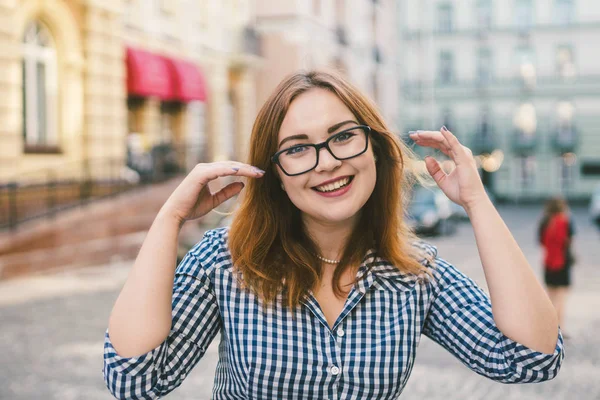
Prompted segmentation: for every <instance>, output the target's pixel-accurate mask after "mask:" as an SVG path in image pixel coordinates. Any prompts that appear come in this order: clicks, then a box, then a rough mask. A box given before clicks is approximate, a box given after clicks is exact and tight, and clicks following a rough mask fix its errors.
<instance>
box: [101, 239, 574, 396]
mask: <svg viewBox="0 0 600 400" xmlns="http://www.w3.org/2000/svg"><path fill="white" fill-rule="evenodd" d="M227 235H228V230H227V228H222V229H216V230H212V231H209V232H207V233H206V234H205V236H204V238H203V239H202V241H201V242H200V243H198V244H197V245H196V246H195V247H194V248H193V249H192V250H191V251H190V252H189V253H188V254H187V255H186V257H185V258H184V260H183V261H182V262H181V264H180V265H179V266H178V267H177V270H176V274H175V283H174V289H173V323H172V328H171V333H170V334H169V336H168V337H167V339H166V340H165V341H164V342H163V343H162V344H161V345H160V346H158V347H157V348H156V349H154V350H152V351H150V352H149V353H147V354H144V355H141V356H139V357H134V358H124V357H120V356H119V355H118V354H117V353H116V351H115V349H114V348H113V346H112V344H111V342H110V337H109V334H108V332H107V333H106V336H105V337H106V340H105V346H104V378H105V381H106V384H107V386H108V388H109V390H110V391H111V392H112V393H113V394H114V395H115V397H117V398H119V399H157V398H159V397H161V396H164V395H166V394H167V393H169V392H170V391H172V390H173V389H175V388H176V387H178V386H179V385H180V384H181V383H182V381H183V380H184V379H185V377H186V376H187V375H188V374H189V373H190V371H191V369H192V368H193V367H194V365H196V363H197V362H198V361H199V360H200V359H201V358H202V356H203V355H204V353H205V352H206V349H207V347H208V346H209V344H210V343H211V342H212V340H213V339H214V338H215V336H216V335H217V333H219V332H221V335H220V337H221V342H220V345H219V362H218V364H217V367H216V375H215V381H214V388H213V398H214V399H227V400H231V399H288V400H291V399H395V398H397V397H398V396H399V395H400V393H401V392H402V389H403V388H404V386H405V385H406V382H407V381H408V377H409V376H410V373H411V370H412V367H413V363H414V360H415V353H416V351H417V347H418V346H419V341H420V339H421V334H424V335H426V336H428V337H430V338H431V339H433V340H434V341H436V342H437V343H439V344H440V345H442V346H443V347H444V348H445V349H446V350H448V351H449V352H451V353H452V354H453V355H455V356H456V357H457V358H458V359H459V360H460V361H462V362H463V363H464V364H465V365H466V366H467V367H469V368H470V369H472V370H473V371H475V372H477V373H478V374H481V375H484V376H486V377H489V378H491V379H493V380H496V381H500V382H504V383H517V382H540V381H544V380H548V379H552V378H553V377H554V376H556V374H557V373H558V371H559V369H560V366H561V364H562V360H563V357H564V353H563V340H562V336H561V335H559V336H558V340H557V344H556V348H555V350H554V353H552V354H543V353H539V352H537V351H534V350H531V349H529V348H527V347H525V346H523V345H521V344H519V343H516V342H514V341H513V340H511V339H509V338H508V337H506V336H505V335H503V334H502V332H500V331H499V330H498V328H497V327H496V325H495V324H494V319H493V318H492V309H491V304H490V300H489V298H488V296H487V295H486V294H485V293H484V292H483V291H482V290H481V289H480V288H479V287H478V286H477V285H476V284H475V283H474V282H473V281H472V280H471V279H469V278H468V277H467V276H465V275H464V274H463V273H461V272H460V271H458V270H457V269H455V268H454V267H453V266H452V265H450V264H448V263H447V262H446V261H444V260H442V259H440V258H437V250H436V248H435V247H433V246H431V245H428V244H425V243H422V242H420V243H418V244H416V245H417V246H420V247H421V248H422V249H423V250H425V251H426V252H428V253H429V254H430V255H432V256H433V258H432V259H433V260H435V261H434V262H433V263H430V262H428V261H425V259H424V260H423V261H422V262H423V263H424V265H427V266H428V267H429V268H431V270H432V272H433V274H434V277H435V279H433V280H429V281H425V282H423V281H422V280H420V279H418V278H417V277H415V276H413V275H407V274H403V273H401V272H399V271H398V269H397V268H395V267H394V266H393V265H390V264H389V263H387V262H386V261H384V260H382V259H381V258H378V257H376V256H375V254H374V253H370V254H368V255H367V256H366V257H365V259H364V261H363V263H362V264H361V266H360V269H359V271H358V275H357V276H362V273H363V272H365V271H366V270H368V268H371V269H370V272H368V275H367V277H366V279H364V280H362V281H360V282H359V283H358V284H356V285H355V286H354V288H353V289H352V290H351V291H350V294H349V296H348V299H347V300H346V304H345V306H344V309H343V311H342V313H341V314H340V316H339V317H338V318H337V320H336V321H335V325H334V326H333V329H331V328H330V327H329V325H328V323H327V321H326V319H325V316H324V314H323V312H322V311H321V308H320V307H319V304H318V303H317V301H316V299H315V298H314V297H313V296H312V294H310V293H309V294H308V295H307V296H306V298H305V299H304V300H303V301H302V302H301V305H300V307H298V308H297V309H296V310H290V309H289V308H288V307H287V306H286V305H285V304H284V302H282V301H281V300H282V297H281V295H280V296H279V297H278V299H277V300H278V302H277V303H276V304H274V305H270V306H265V305H264V304H263V303H262V302H261V301H260V300H259V299H258V298H257V297H256V296H255V295H254V294H252V293H251V292H249V291H246V290H242V289H241V288H240V287H239V285H238V282H237V280H236V277H235V275H234V273H233V271H232V264H231V255H230V253H229V251H228V249H227ZM292 316H294V317H295V318H292Z"/></svg>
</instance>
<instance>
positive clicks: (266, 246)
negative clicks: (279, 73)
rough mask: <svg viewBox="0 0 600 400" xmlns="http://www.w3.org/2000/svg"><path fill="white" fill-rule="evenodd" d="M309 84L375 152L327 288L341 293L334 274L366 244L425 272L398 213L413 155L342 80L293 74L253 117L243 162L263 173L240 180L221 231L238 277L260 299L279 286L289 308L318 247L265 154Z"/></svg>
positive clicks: (310, 281)
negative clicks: (363, 198)
mask: <svg viewBox="0 0 600 400" xmlns="http://www.w3.org/2000/svg"><path fill="white" fill-rule="evenodd" d="M314 88H321V89H326V90H329V91H331V92H332V93H334V94H335V95H337V96H338V97H339V99H340V100H341V101H342V102H343V103H344V104H345V105H346V106H347V107H348V108H349V109H350V111H352V113H353V114H354V115H355V116H356V118H357V122H358V123H359V124H364V125H368V126H370V127H371V129H372V130H373V131H374V133H373V135H371V143H372V145H373V151H374V153H375V155H376V157H377V158H378V161H377V163H376V169H377V182H376V183H375V188H374V190H373V193H372V195H371V197H370V198H369V200H368V201H367V203H366V204H365V205H364V207H363V208H362V210H361V215H360V218H359V221H358V223H357V225H356V227H355V229H354V231H353V232H352V234H351V235H350V237H349V239H348V241H347V245H346V246H345V248H344V252H343V255H342V258H341V261H340V263H339V264H338V266H337V268H336V270H335V272H334V276H333V282H334V286H333V287H334V293H336V295H338V296H341V294H342V293H343V291H342V289H341V287H340V277H341V275H342V273H343V272H344V271H345V270H346V269H348V268H351V267H352V266H357V265H359V264H360V263H361V262H362V260H363V258H364V256H365V255H366V254H367V253H368V251H369V250H370V249H374V250H375V251H376V254H377V256H379V257H381V258H383V259H385V260H386V261H388V262H390V263H391V264H393V265H395V266H396V267H397V268H398V269H399V270H400V271H402V272H404V273H407V274H415V275H420V274H421V273H423V272H425V273H426V274H427V273H428V271H427V269H426V268H425V267H424V266H423V265H421V263H420V262H419V261H418V260H419V258H421V257H423V254H417V253H416V252H417V250H416V248H415V247H414V246H412V245H411V242H412V241H413V240H415V239H416V237H415V236H414V235H413V233H412V232H411V231H410V229H409V228H408V227H407V225H406V224H405V222H404V218H403V217H404V209H405V206H406V204H407V202H408V198H409V196H410V193H409V192H410V188H411V187H412V184H413V183H415V181H417V180H419V181H421V180H423V178H422V177H421V176H420V175H419V174H417V173H415V170H416V168H415V158H414V154H413V153H412V152H411V151H410V149H408V148H407V147H406V146H405V145H404V144H403V143H402V142H401V141H400V140H399V139H398V138H397V137H396V136H395V135H394V134H393V133H391V132H390V131H389V129H388V128H387V126H386V124H385V123H384V121H383V118H382V116H381V115H380V113H379V112H378V110H377V107H376V106H375V105H374V104H373V103H372V102H371V101H370V100H368V99H367V98H366V97H364V96H363V95H361V94H360V92H359V91H358V90H357V89H356V88H355V87H353V86H352V85H350V84H349V83H348V82H346V81H345V80H344V79H343V78H341V77H340V76H338V75H337V74H335V73H334V72H324V71H309V72H299V73H296V74H293V75H291V76H289V77H288V78H287V79H285V80H284V81H283V82H281V83H280V84H279V86H278V87H277V89H276V90H275V92H274V93H273V94H272V95H271V96H270V97H269V99H268V100H267V101H266V102H265V104H264V105H263V106H262V108H261V109H260V111H259V113H258V116H257V117H256V121H255V122H254V126H253V128H252V135H251V139H250V154H249V160H248V163H249V164H251V165H254V166H257V167H259V168H261V169H263V170H265V171H266V173H265V175H264V176H263V177H262V178H261V179H250V180H248V183H247V185H246V188H245V193H244V194H243V196H242V199H241V202H240V205H239V208H238V209H237V210H236V212H235V215H234V219H233V222H232V225H231V228H230V232H229V249H230V252H231V255H232V258H233V260H232V261H233V264H234V268H235V269H236V271H237V272H239V278H240V281H241V283H242V284H243V285H244V286H246V287H248V288H250V289H251V290H252V291H254V292H255V293H256V294H257V295H258V296H259V298H261V299H262V300H263V301H264V302H265V303H267V304H268V303H270V302H272V301H274V299H275V298H276V296H277V294H278V292H279V291H280V290H281V289H286V290H287V294H286V299H287V303H288V306H289V307H290V309H294V308H295V307H296V306H297V305H298V304H299V301H300V299H301V297H302V296H303V295H304V294H306V292H307V290H309V289H312V288H313V287H314V285H315V283H316V282H318V281H319V279H320V278H321V271H320V267H319V266H320V265H321V263H320V261H319V260H318V259H317V257H316V256H315V254H318V247H317V246H316V244H315V242H314V241H313V240H312V238H311V237H310V236H309V234H308V232H306V231H305V229H304V226H303V224H302V220H301V212H300V210H299V209H298V208H296V206H295V205H294V204H293V203H292V202H291V201H290V199H289V198H288V196H287V194H286V192H284V191H283V190H282V189H281V188H280V181H279V178H278V176H277V173H276V170H275V168H277V167H276V166H275V165H272V164H271V161H270V158H271V156H272V155H273V154H274V153H275V152H276V151H277V146H278V145H277V139H278V134H279V129H280V127H281V124H282V122H283V119H284V117H285V115H286V113H287V111H288V108H289V106H290V104H291V103H292V102H293V101H294V99H295V98H296V97H298V96H299V95H300V94H302V93H304V92H306V91H308V90H310V89H314ZM348 244H351V245H348Z"/></svg>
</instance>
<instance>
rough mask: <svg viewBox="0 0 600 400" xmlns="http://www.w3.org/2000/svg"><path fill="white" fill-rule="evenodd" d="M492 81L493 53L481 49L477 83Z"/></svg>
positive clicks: (487, 49)
mask: <svg viewBox="0 0 600 400" xmlns="http://www.w3.org/2000/svg"><path fill="white" fill-rule="evenodd" d="M491 80H492V51H491V50H490V49H489V48H487V47H486V48H481V49H479V50H478V51H477V81H478V82H480V83H488V82H490V81H491Z"/></svg>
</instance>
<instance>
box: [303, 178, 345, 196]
mask: <svg viewBox="0 0 600 400" xmlns="http://www.w3.org/2000/svg"><path fill="white" fill-rule="evenodd" d="M353 179H354V175H352V176H348V177H345V178H344V179H340V180H339V181H336V182H332V183H328V184H327V185H321V186H315V187H313V188H311V189H312V190H315V191H317V192H321V193H329V192H335V191H336V190H339V189H341V188H344V187H346V186H348V185H349V184H350V182H352V180H353Z"/></svg>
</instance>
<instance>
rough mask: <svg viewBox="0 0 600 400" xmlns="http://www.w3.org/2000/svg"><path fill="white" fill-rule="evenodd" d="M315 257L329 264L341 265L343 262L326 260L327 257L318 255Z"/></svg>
mask: <svg viewBox="0 0 600 400" xmlns="http://www.w3.org/2000/svg"><path fill="white" fill-rule="evenodd" d="M315 256H317V258H318V259H319V260H321V261H323V262H324V263H327V264H339V263H340V261H341V260H330V259H329V258H325V257H321V256H320V255H318V254H315Z"/></svg>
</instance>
